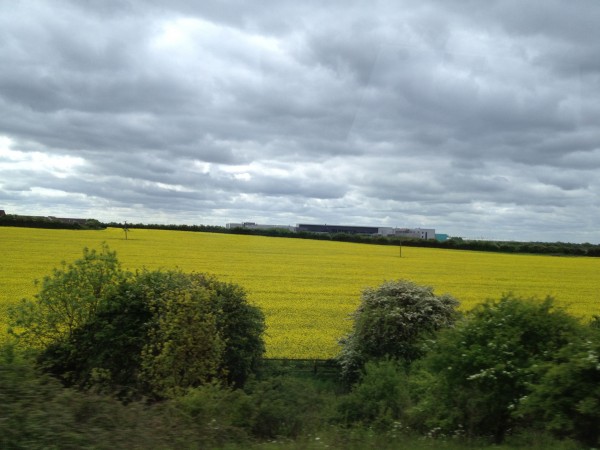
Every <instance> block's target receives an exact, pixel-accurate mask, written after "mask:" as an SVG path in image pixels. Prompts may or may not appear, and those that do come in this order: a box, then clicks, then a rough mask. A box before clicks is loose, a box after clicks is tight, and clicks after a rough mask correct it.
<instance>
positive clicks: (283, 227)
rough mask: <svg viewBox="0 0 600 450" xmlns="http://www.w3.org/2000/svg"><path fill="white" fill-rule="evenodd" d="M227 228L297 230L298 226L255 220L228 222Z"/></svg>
mask: <svg viewBox="0 0 600 450" xmlns="http://www.w3.org/2000/svg"><path fill="white" fill-rule="evenodd" d="M225 226H226V227H227V228H247V229H249V230H272V229H274V228H275V229H278V230H288V231H296V227H293V226H291V225H268V224H260V223H254V222H241V223H228V224H226V225H225Z"/></svg>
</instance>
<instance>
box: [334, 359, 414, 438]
mask: <svg viewBox="0 0 600 450" xmlns="http://www.w3.org/2000/svg"><path fill="white" fill-rule="evenodd" d="M409 406H410V396H409V392H408V379H407V375H406V372H405V368H404V367H402V366H401V365H399V364H398V362H397V361H392V360H387V361H380V362H368V363H367V364H366V366H365V369H364V371H363V373H362V376H361V379H360V381H359V382H358V383H356V384H355V385H354V386H353V387H352V391H351V392H350V393H349V394H347V395H345V396H343V397H342V398H341V399H340V402H339V404H338V412H337V420H338V421H339V422H341V423H343V424H345V425H346V426H348V425H354V426H356V425H364V426H372V427H374V428H375V429H376V430H378V431H385V430H391V429H393V428H395V427H397V425H398V423H399V421H400V420H401V419H402V418H403V417H404V414H405V412H406V410H407V409H408V408H409Z"/></svg>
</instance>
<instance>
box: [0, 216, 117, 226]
mask: <svg viewBox="0 0 600 450" xmlns="http://www.w3.org/2000/svg"><path fill="white" fill-rule="evenodd" d="M0 226H3V227H27V228H50V229H61V230H102V229H104V228H106V226H105V225H104V224H102V223H101V222H100V221H98V220H96V219H84V220H74V219H62V218H57V217H42V216H21V215H17V214H6V215H4V216H0Z"/></svg>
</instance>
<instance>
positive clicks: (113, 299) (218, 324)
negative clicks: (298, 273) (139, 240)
mask: <svg viewBox="0 0 600 450" xmlns="http://www.w3.org/2000/svg"><path fill="white" fill-rule="evenodd" d="M64 266H65V267H64V268H63V269H61V270H55V271H54V274H53V276H52V277H48V278H46V279H45V281H44V283H43V285H42V289H41V291H40V293H39V294H38V295H37V296H36V297H35V299H34V300H24V301H23V302H22V303H21V304H20V305H19V306H18V307H17V308H15V309H13V311H12V315H11V321H12V325H13V330H14V334H15V335H17V336H18V337H19V338H20V339H21V341H23V342H25V343H26V344H28V345H31V344H32V343H35V344H40V345H41V348H42V351H41V354H40V356H39V359H38V361H39V363H40V366H41V367H43V368H44V369H45V370H46V371H48V372H49V373H52V374H54V375H55V376H57V377H59V378H60V379H61V380H63V381H64V382H65V383H66V384H67V385H69V386H76V387H78V388H84V389H88V388H92V389H95V390H96V391H97V392H112V393H116V394H117V396H118V397H119V398H121V399H126V400H132V399H136V398H140V397H142V396H149V397H153V398H165V397H171V396H174V395H179V394H180V393H183V392H184V391H185V390H186V389H187V388H190V387H195V386H199V385H201V384H203V383H207V382H210V381H212V380H220V381H221V382H223V383H225V384H228V385H232V386H243V384H244V383H245V381H246V379H247V378H248V376H249V375H250V374H251V373H252V372H253V371H255V370H256V368H257V367H258V365H259V361H260V359H261V358H262V355H263V353H264V343H263V337H262V335H263V332H264V328H265V325H264V316H263V314H262V312H261V311H260V310H259V309H258V308H256V307H254V306H252V305H250V304H249V303H248V300H247V298H246V294H245V292H244V290H243V289H242V288H241V287H239V286H237V285H235V284H233V283H225V282H221V281H219V280H217V279H216V278H215V277H213V276H210V275H206V274H195V273H192V274H186V273H183V272H181V271H180V270H166V271H162V270H156V271H146V270H144V271H141V272H138V273H136V274H131V273H128V272H123V271H121V269H120V265H119V263H118V260H117V258H116V254H115V253H114V252H111V251H110V250H109V249H108V247H107V246H104V247H103V250H102V252H100V253H97V252H95V251H89V250H87V249H86V250H84V257H83V258H82V259H80V260H77V261H75V262H74V263H72V264H69V265H68V266H67V265H66V264H65V265H64Z"/></svg>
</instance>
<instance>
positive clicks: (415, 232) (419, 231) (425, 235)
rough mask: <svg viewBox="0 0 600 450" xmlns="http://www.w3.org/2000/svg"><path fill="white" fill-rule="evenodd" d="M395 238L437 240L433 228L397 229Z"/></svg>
mask: <svg viewBox="0 0 600 450" xmlns="http://www.w3.org/2000/svg"><path fill="white" fill-rule="evenodd" d="M393 235H394V236H397V237H406V238H413V239H426V240H427V239H435V229H433V228H395V229H394V234H393Z"/></svg>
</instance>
